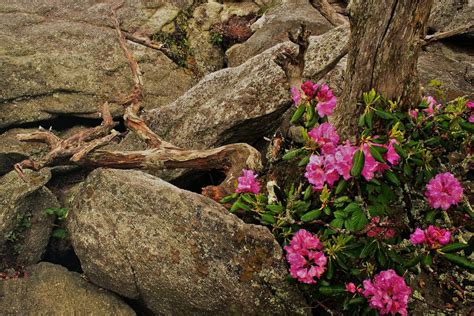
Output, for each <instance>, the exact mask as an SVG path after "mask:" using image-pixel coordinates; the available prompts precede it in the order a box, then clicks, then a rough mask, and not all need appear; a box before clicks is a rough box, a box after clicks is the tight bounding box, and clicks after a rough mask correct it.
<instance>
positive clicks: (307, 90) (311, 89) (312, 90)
mask: <svg viewBox="0 0 474 316" xmlns="http://www.w3.org/2000/svg"><path fill="white" fill-rule="evenodd" d="M317 88H318V86H317V85H316V84H313V83H312V82H311V81H305V82H303V84H302V85H301V90H303V92H304V94H305V95H306V96H307V97H308V98H310V99H312V98H314V95H315V94H316V89H317Z"/></svg>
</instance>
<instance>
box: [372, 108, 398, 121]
mask: <svg viewBox="0 0 474 316" xmlns="http://www.w3.org/2000/svg"><path fill="white" fill-rule="evenodd" d="M375 114H376V115H377V116H378V117H380V118H383V119H385V120H391V119H393V118H394V116H393V114H391V113H389V112H387V111H384V110H379V109H375Z"/></svg>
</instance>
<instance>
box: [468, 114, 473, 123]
mask: <svg viewBox="0 0 474 316" xmlns="http://www.w3.org/2000/svg"><path fill="white" fill-rule="evenodd" d="M468 121H469V123H474V114H471V116H469V120H468Z"/></svg>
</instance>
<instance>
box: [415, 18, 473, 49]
mask: <svg viewBox="0 0 474 316" xmlns="http://www.w3.org/2000/svg"><path fill="white" fill-rule="evenodd" d="M473 29H474V23H471V24H468V25H463V26H460V27H458V28H455V29H452V30H449V31H446V32H438V33H435V34H433V35H428V36H426V37H425V39H424V40H423V42H422V44H421V46H426V45H428V44H431V43H432V42H435V41H439V40H442V39H445V38H448V37H452V36H455V35H460V34H464V33H467V32H469V31H472V30H473Z"/></svg>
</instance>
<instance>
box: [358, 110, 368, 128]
mask: <svg viewBox="0 0 474 316" xmlns="http://www.w3.org/2000/svg"><path fill="white" fill-rule="evenodd" d="M365 115H366V114H365V113H364V114H362V115H361V116H359V120H358V122H357V125H358V126H359V127H364V124H365Z"/></svg>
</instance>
